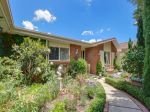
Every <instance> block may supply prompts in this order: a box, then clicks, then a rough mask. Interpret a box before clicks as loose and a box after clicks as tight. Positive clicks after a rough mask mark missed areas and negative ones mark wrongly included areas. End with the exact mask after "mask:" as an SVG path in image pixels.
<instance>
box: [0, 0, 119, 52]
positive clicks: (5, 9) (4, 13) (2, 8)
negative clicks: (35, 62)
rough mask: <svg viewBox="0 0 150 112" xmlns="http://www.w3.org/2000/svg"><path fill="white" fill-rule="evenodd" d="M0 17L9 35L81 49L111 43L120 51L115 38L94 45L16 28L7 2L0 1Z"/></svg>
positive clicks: (4, 29)
mask: <svg viewBox="0 0 150 112" xmlns="http://www.w3.org/2000/svg"><path fill="white" fill-rule="evenodd" d="M0 16H1V17H3V18H2V20H0V25H1V26H2V27H3V31H4V32H8V33H11V34H20V35H24V36H32V37H35V38H41V39H45V40H49V41H53V42H59V43H70V44H77V45H81V46H83V47H94V46H97V45H99V44H103V43H106V42H110V41H112V42H113V43H114V45H115V46H116V48H117V49H118V50H119V49H120V46H119V44H118V42H117V39H116V38H109V39H106V40H102V41H99V42H95V43H88V42H83V41H79V40H74V39H69V38H66V37H62V36H56V35H51V34H47V33H43V32H38V31H34V30H28V29H24V28H20V27H16V26H15V25H14V23H13V17H12V14H11V9H10V6H9V0H0Z"/></svg>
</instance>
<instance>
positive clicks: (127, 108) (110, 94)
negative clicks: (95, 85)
mask: <svg viewBox="0 0 150 112" xmlns="http://www.w3.org/2000/svg"><path fill="white" fill-rule="evenodd" d="M98 81H99V82H100V83H101V84H102V85H103V87H104V89H105V92H106V102H107V104H108V105H107V106H106V107H107V109H106V110H107V111H108V112H148V110H147V109H146V108H145V107H144V106H143V105H142V104H141V103H140V102H138V101H137V100H135V99H134V98H132V97H131V96H129V95H128V94H126V93H125V92H122V91H120V90H117V89H115V88H114V87H112V86H110V85H108V84H106V83H105V79H104V78H102V79H99V80H98Z"/></svg>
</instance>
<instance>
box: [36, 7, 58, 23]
mask: <svg viewBox="0 0 150 112" xmlns="http://www.w3.org/2000/svg"><path fill="white" fill-rule="evenodd" d="M34 14H35V17H34V18H33V20H35V21H40V20H45V21H47V22H49V23H50V22H54V21H55V20H56V17H55V16H54V15H52V14H51V13H50V12H49V11H48V10H42V9H38V10H36V11H35V12H34Z"/></svg>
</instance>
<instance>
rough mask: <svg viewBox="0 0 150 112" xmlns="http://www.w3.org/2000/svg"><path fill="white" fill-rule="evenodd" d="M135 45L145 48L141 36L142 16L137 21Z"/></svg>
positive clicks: (142, 36)
mask: <svg viewBox="0 0 150 112" xmlns="http://www.w3.org/2000/svg"><path fill="white" fill-rule="evenodd" d="M137 25H138V32H137V45H138V46H142V47H143V48H144V47H145V39H144V35H143V19H142V16H141V17H140V18H139V19H138V23H137Z"/></svg>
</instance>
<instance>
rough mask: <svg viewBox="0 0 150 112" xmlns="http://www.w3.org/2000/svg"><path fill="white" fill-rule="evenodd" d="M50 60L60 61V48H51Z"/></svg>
mask: <svg viewBox="0 0 150 112" xmlns="http://www.w3.org/2000/svg"><path fill="white" fill-rule="evenodd" d="M49 59H50V60H58V59H59V48H58V47H51V52H50V54H49Z"/></svg>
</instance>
